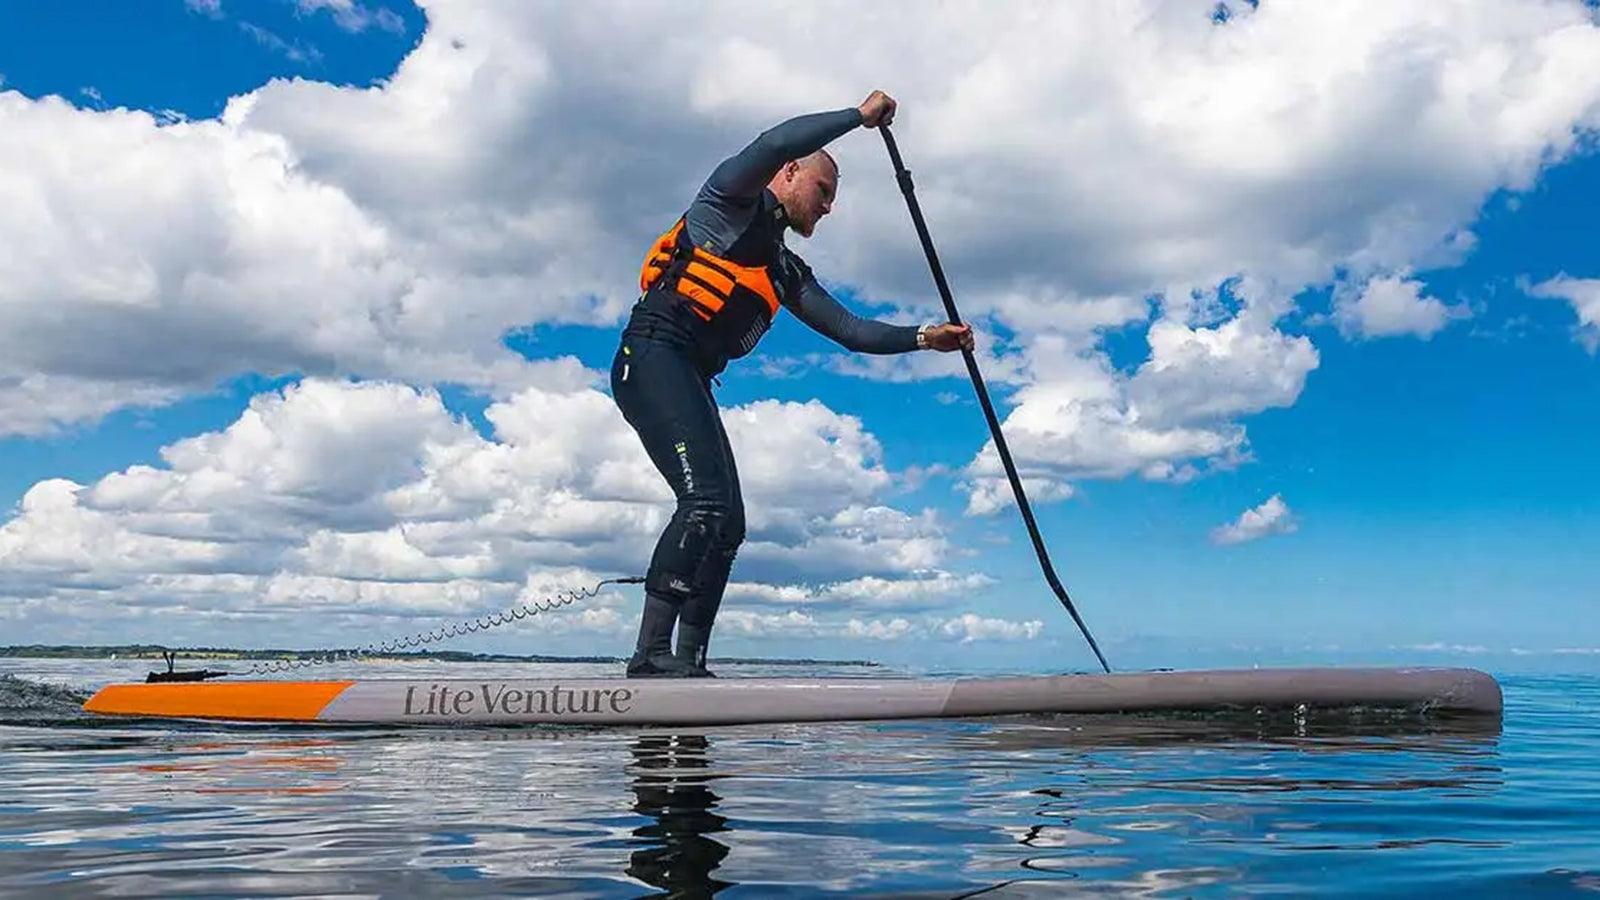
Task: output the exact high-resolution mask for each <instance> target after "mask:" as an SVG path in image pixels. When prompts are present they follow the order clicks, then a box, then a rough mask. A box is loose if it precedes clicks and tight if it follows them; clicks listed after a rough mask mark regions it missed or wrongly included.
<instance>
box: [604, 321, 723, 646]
mask: <svg viewBox="0 0 1600 900" xmlns="http://www.w3.org/2000/svg"><path fill="white" fill-rule="evenodd" d="M692 347H693V339H692V338H691V337H689V336H688V335H687V334H686V333H684V332H683V331H682V330H680V328H678V327H675V323H672V322H670V321H668V322H660V321H652V320H650V319H649V318H647V317H643V316H641V315H635V316H634V318H633V320H632V321H631V322H630V323H629V325H628V328H627V329H626V330H625V331H624V332H623V335H622V345H621V346H620V347H618V348H617V355H616V358H615V359H614V360H612V364H611V396H612V397H613V398H615V400H616V403H617V406H618V407H619V408H620V409H621V410H622V416H623V418H625V419H626V420H627V421H628V424H629V425H631V426H633V430H634V431H636V432H638V434H639V439H640V440H641V441H643V442H644V449H645V452H647V453H648V454H649V455H650V461H651V462H653V463H655V467H656V468H657V469H658V470H660V472H661V475H662V476H663V477H664V478H666V479H667V483H668V484H669V485H671V486H672V492H673V493H674V494H676V495H677V498H678V506H677V509H676V510H674V511H673V513H672V520H671V521H669V522H668V523H667V527H666V530H665V531H663V532H662V533H661V537H660V539H659V540H657V541H656V548H655V552H654V554H652V555H651V557H650V569H649V571H648V572H646V574H645V590H646V591H647V592H648V593H650V594H651V595H654V596H659V597H662V598H664V599H666V600H668V601H669V602H671V603H672V604H673V605H675V606H677V607H679V609H680V614H679V615H680V620H681V621H683V622H687V623H690V624H693V625H698V626H702V627H704V628H707V629H709V628H710V627H711V623H712V620H713V619H714V618H715V617H716V615H717V608H718V607H719V606H721V604H722V593H723V591H724V590H725V589H726V588H727V586H728V572H729V570H730V569H731V568H732V567H733V557H734V553H735V552H736V551H737V550H738V549H739V544H740V543H742V542H743V541H744V534H745V530H744V499H743V497H741V496H740V493H739V474H738V471H737V470H736V469H735V468H734V464H733V451H732V449H731V448H730V447H729V446H728V434H727V432H726V431H725V430H724V429H723V427H722V416H721V415H720V414H719V413H718V411H717V403H716V400H715V399H713V398H712V396H711V381H710V378H709V377H707V376H706V375H705V374H703V373H702V372H701V370H700V368H699V367H697V366H696V364H695V362H694V357H693V355H692V353H693V351H692Z"/></svg>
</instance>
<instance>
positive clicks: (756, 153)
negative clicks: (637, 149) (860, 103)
mask: <svg viewBox="0 0 1600 900" xmlns="http://www.w3.org/2000/svg"><path fill="white" fill-rule="evenodd" d="M861 122H862V118H861V110H859V109H857V108H856V107H853V106H852V107H850V108H848V109H839V110H834V111H833V112H822V113H811V114H809V115H804V116H796V117H794V118H793V119H790V120H789V121H787V122H784V123H782V124H780V125H774V126H773V127H771V128H769V129H767V130H766V131H763V132H762V133H761V134H760V135H759V136H758V137H757V138H756V139H755V140H754V141H751V142H750V146H748V147H746V148H744V149H743V150H740V151H739V152H738V153H736V154H734V155H733V156H730V157H728V158H727V159H725V160H723V161H722V164H721V165H719V166H717V168H716V170H715V171H713V172H712V173H711V177H710V178H708V179H706V189H708V190H710V191H713V192H715V193H717V194H719V195H721V197H722V198H724V199H730V200H731V199H734V198H744V199H754V198H756V197H759V196H761V189H762V188H764V187H766V186H767V182H769V181H771V180H772V176H774V175H776V174H777V173H778V169H780V168H782V167H783V164H784V163H786V162H788V161H789V160H791V159H799V158H801V157H803V156H809V155H810V154H812V153H815V152H817V151H818V150H821V149H822V148H823V147H825V146H827V144H828V142H829V141H832V140H833V139H834V138H837V137H839V136H840V135H842V134H844V133H845V132H847V131H849V130H850V129H852V128H855V127H856V126H857V125H860V124H861Z"/></svg>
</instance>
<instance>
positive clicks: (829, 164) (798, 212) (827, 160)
mask: <svg viewBox="0 0 1600 900" xmlns="http://www.w3.org/2000/svg"><path fill="white" fill-rule="evenodd" d="M767 187H768V188H770V189H771V190H772V193H773V195H774V196H776V197H777V198H778V202H779V203H781V204H783V209H784V212H785V214H786V215H787V217H788V219H789V226H790V227H791V228H793V229H794V230H795V231H798V232H800V234H801V235H803V236H805V237H810V236H811V232H812V231H814V230H815V229H816V227H817V222H819V221H821V220H822V217H823V216H825V215H827V214H828V213H829V212H831V211H832V210H833V195H834V193H835V192H836V191H837V190H838V189H839V164H838V163H837V162H834V159H833V156H832V155H831V154H829V153H828V151H826V150H818V151H817V152H815V153H812V154H810V155H808V156H802V157H801V158H799V159H796V160H790V161H789V162H786V163H784V164H783V168H781V169H779V170H778V174H776V175H774V176H772V180H771V181H770V182H768V183H767Z"/></svg>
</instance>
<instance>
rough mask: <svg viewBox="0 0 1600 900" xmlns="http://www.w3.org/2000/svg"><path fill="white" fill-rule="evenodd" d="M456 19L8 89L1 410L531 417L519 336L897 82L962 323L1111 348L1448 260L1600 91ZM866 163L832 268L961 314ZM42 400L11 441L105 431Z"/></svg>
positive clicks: (984, 32) (1114, 12)
mask: <svg viewBox="0 0 1600 900" xmlns="http://www.w3.org/2000/svg"><path fill="white" fill-rule="evenodd" d="M297 2H298V3H299V6H300V9H301V10H302V11H304V12H307V13H314V14H330V15H332V16H333V17H334V19H335V21H336V22H338V23H340V24H341V25H343V26H345V27H348V28H352V29H359V28H366V27H373V26H377V27H388V26H386V25H385V22H391V23H392V21H393V20H392V19H390V18H388V17H386V15H385V13H386V12H388V10H386V9H385V8H384V7H383V6H381V5H379V4H375V3H361V2H357V0H297ZM213 5H214V4H200V6H201V8H202V9H205V8H210V7H211V6H213ZM912 12H915V15H912V14H911V13H912ZM426 14H427V18H428V28H427V32H426V34H425V35H424V37H423V39H422V40H421V42H420V44H419V45H418V46H417V48H416V49H415V50H414V51H413V52H412V53H411V54H410V55H409V56H408V57H407V58H406V59H405V61H404V62H403V63H402V64H401V66H400V68H399V70H398V71H397V72H396V73H395V74H394V76H393V77H392V78H390V79H389V80H388V81H386V82H383V83H381V84H378V85H376V86H373V87H367V88H357V87H338V86H333V85H328V84H320V83H317V82H313V81H306V80H294V81H275V82H272V83H270V84H268V85H264V86H263V87H261V88H260V89H258V90H256V91H254V92H251V93H249V94H246V95H243V96H240V97H237V98H235V99H234V100H233V101H232V102H231V103H230V104H229V105H228V108H227V111H226V112H225V114H224V115H223V116H222V117H221V118H220V119H218V120H207V121H199V122H177V123H167V124H164V120H163V119H161V118H158V117H156V116H151V115H147V114H144V113H140V112H130V111H125V110H104V111H100V110H83V109H76V108H73V107H72V106H70V105H69V104H67V103H66V102H64V101H61V100H58V99H49V98H46V99H37V100H35V99H28V98H24V97H22V96H21V95H18V94H15V93H7V94H4V95H3V96H0V128H4V130H5V131H6V133H7V135H8V138H9V140H8V141H7V142H6V144H5V148H4V149H3V150H0V172H4V173H5V175H4V176H0V201H3V202H0V210H4V213H0V241H4V243H5V244H6V246H7V248H8V253H7V254H6V257H5V258H6V260H8V261H10V262H11V263H12V264H11V265H10V266H9V267H8V266H6V265H5V263H4V262H0V285H3V287H0V300H4V301H5V302H3V303H0V310H3V312H0V334H5V335H12V336H13V337H12V339H11V340H9V341H5V342H0V360H3V361H4V362H3V363H0V384H9V385H16V384H18V383H20V382H22V381H24V380H26V379H30V378H53V379H64V380H69V381H77V382H83V383H84V384H83V386H82V387H81V388H80V390H79V391H77V392H76V394H78V395H89V396H95V397H104V396H115V395H116V394H117V393H118V390H119V389H121V388H122V387H130V388H132V389H133V390H132V391H131V392H130V393H129V394H128V396H129V398H130V400H129V401H128V402H130V403H133V404H151V403H160V402H165V400H164V398H170V397H172V396H177V395H181V394H183V393H187V392H193V391H197V390H206V389H209V388H210V387H211V386H212V385H213V384H215V383H216V381H217V380H218V379H221V378H226V377H229V376H230V375H233V374H237V373H239V372H261V373H266V374H279V373H293V372H303V373H309V374H342V373H354V374H358V375H362V376H365V377H392V378H401V379H406V380H414V381H419V382H430V381H457V382H461V383H464V384H469V385H473V386H476V387H479V388H481V389H484V390H487V391H490V392H491V393H493V394H494V395H495V396H500V397H503V396H509V395H511V394H512V393H515V391H516V390H519V389H520V388H522V387H525V386H527V385H529V384H531V383H535V381H534V379H533V378H532V376H530V375H529V373H528V372H527V371H526V370H525V369H524V368H523V365H522V361H521V360H520V359H519V358H517V357H516V356H515V355H514V354H512V353H510V352H509V351H507V350H506V349H505V348H504V347H503V345H502V344H501V343H500V338H501V337H502V335H504V334H505V332H506V331H507V330H508V329H512V328H516V327H519V326H523V325H527V324H529V323H533V322H569V323H578V324H595V325H607V326H609V325H613V324H614V323H615V322H616V321H617V319H618V317H619V316H620V315H621V314H622V313H623V311H624V310H625V309H626V305H627V303H628V302H629V300H631V294H632V291H633V288H632V282H633V277H634V274H635V267H636V265H637V258H638V256H639V252H640V251H639V250H638V249H637V248H639V247H642V246H643V245H644V243H645V242H646V241H647V240H648V239H649V237H650V236H651V235H653V234H655V233H656V232H657V231H659V230H660V228H662V227H663V226H664V224H665V223H667V222H669V221H670V220H671V219H672V217H674V216H676V215H677V214H678V213H679V212H680V211H681V210H682V207H683V204H684V203H685V202H686V199H687V197H689V196H690V194H691V193H692V191H693V189H694V186H695V185H696V184H697V183H698V181H699V180H700V179H701V178H703V177H704V175H705V172H706V170H707V169H708V168H709V166H710V165H711V164H712V162H714V161H715V160H716V159H718V158H719V157H720V156H721V155H723V154H726V153H727V152H729V151H731V150H733V149H736V148H737V147H738V146H739V145H740V144H742V143H743V142H744V141H745V140H747V139H748V138H749V137H750V136H751V135H752V134H753V133H754V132H755V131H756V130H758V129H760V128H762V127H765V126H766V125H769V124H771V123H772V122H774V121H777V120H778V119H781V118H783V117H785V116H787V115H790V114H793V113H794V112H795V111H797V110H800V109H815V108H830V107H837V106H841V105H844V104H847V103H853V102H856V101H857V100H858V99H859V96H860V95H862V94H864V93H865V91H866V90H867V89H868V88H870V87H871V86H875V85H880V84H881V85H883V86H885V87H887V88H889V89H891V90H894V91H896V92H898V94H899V96H900V99H901V100H902V101H903V105H902V115H901V117H900V121H899V122H898V123H897V126H898V128H899V129H900V133H901V142H902V144H903V145H904V146H905V148H906V149H907V153H908V154H909V156H910V161H911V164H912V165H913V166H914V167H915V168H916V169H917V175H918V185H919V197H920V198H921V200H922V203H923V206H924V208H925V209H926V211H927V212H928V217H929V220H930V222H931V223H932V225H933V227H934V230H935V234H936V236H937V237H938V238H939V239H940V242H941V249H942V252H943V254H944V262H945V265H946V268H947V270H948V271H949V272H950V273H951V274H952V279H953V281H954V284H955V287H956V290H957V293H958V294H959V295H960V296H961V298H962V301H963V303H964V304H967V306H968V312H969V314H970V315H973V316H976V317H979V318H982V317H985V316H993V317H995V318H996V320H998V321H1001V322H1006V323H1009V324H1010V326H1011V327H1014V328H1017V329H1019V330H1023V331H1029V332H1031V331H1036V330H1050V329H1056V330H1068V331H1075V332H1081V331H1092V330H1094V329H1097V328H1103V327H1111V326H1115V325H1117V324H1119V323H1128V322H1139V321H1142V320H1144V319H1145V318H1146V317H1147V316H1148V304H1147V300H1146V298H1149V297H1152V296H1155V297H1168V298H1170V297H1173V296H1181V295H1183V294H1186V293H1187V292H1190V291H1194V290H1202V291H1204V290H1208V289H1212V288H1214V287H1215V286H1216V285H1217V284H1219V283H1222V282H1224V281H1225V280H1227V279H1229V278H1232V277H1235V276H1238V275H1248V276H1251V277H1256V278H1260V279H1263V280H1266V281H1270V282H1272V283H1276V284H1280V285H1283V286H1284V287H1285V289H1286V290H1287V291H1288V292H1289V293H1290V294H1291V295H1292V294H1293V293H1294V291H1295V290H1296V289H1297V288H1299V287H1303V286H1306V285H1312V284H1317V283H1322V282H1325V281H1327V280H1328V279H1330V278H1332V277H1333V273H1334V272H1335V271H1336V270H1340V269H1342V270H1345V271H1349V272H1352V273H1355V274H1356V275H1357V276H1359V277H1363V278H1365V277H1366V276H1367V275H1371V274H1375V273H1383V272H1393V271H1401V270H1404V269H1406V268H1407V267H1410V266H1415V265H1417V264H1418V262H1419V260H1423V259H1434V258H1437V259H1448V258H1449V257H1450V255H1451V254H1458V253H1459V252H1460V249H1461V248H1462V247H1463V246H1466V245H1468V244H1469V243H1470V241H1469V240H1468V239H1466V238H1464V237H1463V235H1464V234H1465V233H1466V229H1469V228H1470V225H1471V222H1472V219H1473V217H1474V215H1475V213H1476V210H1477V209H1478V208H1479V205H1480V203H1481V201H1482V199H1483V198H1484V197H1485V196H1487V195H1488V194H1489V193H1490V192H1492V191H1494V190H1496V189H1500V188H1510V189H1513V190H1517V189H1521V188H1524V187H1526V186H1527V185H1529V184H1531V183H1532V181H1533V179H1534V178H1535V177H1536V175H1537V173H1538V171H1539V170H1540V168H1541V167H1542V166H1545V165H1548V164H1549V163H1550V162H1552V161H1554V160H1559V159H1561V158H1562V157H1563V156H1564V155H1566V154H1568V153H1569V152H1571V150H1572V149H1573V147H1574V146H1575V141H1576V139H1577V137H1578V135H1579V134H1580V133H1582V132H1583V131H1585V130H1587V129H1592V128H1593V127H1594V125H1595V124H1596V117H1597V104H1596V100H1597V97H1600V63H1597V62H1596V60H1600V29H1597V28H1596V27H1595V26H1594V24H1593V22H1592V20H1591V17H1590V15H1589V13H1588V11H1587V10H1586V9H1585V8H1584V7H1583V6H1582V4H1579V3H1570V2H1558V0H1543V2H1534V3H1522V2H1517V3H1511V2H1506V0H1477V2H1469V0H1460V2H1452V3H1447V4H1435V5H1422V6H1419V5H1408V4H1392V5H1389V6H1385V7H1384V8H1383V9H1381V10H1376V11H1374V10H1370V9H1364V8H1363V9H1356V8H1353V7H1347V6H1345V5H1341V4H1332V5H1327V4H1323V5H1315V4H1313V5H1300V4H1265V5H1263V6H1262V7H1261V8H1259V9H1255V10H1253V11H1252V10H1247V9H1244V8H1242V7H1241V8H1240V13H1239V14H1238V15H1235V16H1232V17H1231V18H1230V19H1229V20H1228V21H1227V22H1226V23H1225V24H1220V25H1219V24H1216V23H1214V22H1213V21H1212V17H1210V16H1208V15H1206V14H1205V11H1204V10H1201V9H1196V8H1191V7H1188V6H1184V5H1182V4H1163V3H1153V2H1152V3H1148V4H1143V3H1135V4H1133V5H1113V6H1105V7H1100V8H1096V9H1095V10H1092V11H1091V12H1089V13H1087V14H1086V13H1084V12H1083V11H1081V10H1076V9H1067V8H1063V7H1060V6H1058V5H1055V4H1049V3H1037V4H1027V5H1023V6H1019V7H1017V8H1016V9H1015V10H1013V14H1009V15H1006V16H995V15H993V14H992V11H991V10H989V9H988V8H987V7H986V6H984V5H982V4H978V3H956V4H946V5H941V6H940V7H939V8H937V9H935V10H926V9H923V8H921V7H920V6H919V7H915V9H914V10H913V8H912V7H894V6H874V7H870V8H868V7H862V6H860V5H858V4H845V3H836V4H826V3H825V4H822V5H818V4H815V3H805V4H798V3H796V4H785V5H778V6H773V5H763V6H762V7H761V8H760V9H753V8H749V7H747V6H746V5H744V4H740V3H734V2H732V0H727V2H719V3H712V4H709V5H707V6H704V7H699V8H697V9H696V10H695V11H694V13H693V14H692V15H691V16H690V19H689V20H687V23H688V24H690V25H692V24H693V23H694V22H696V21H704V22H708V23H715V28H714V29H712V30H713V31H714V33H715V34H716V35H717V38H716V39H715V40H713V41H710V42H707V41H706V40H705V39H704V37H703V34H704V33H705V30H704V29H696V28H694V27H685V26H686V20H685V19H684V13H683V11H682V10H681V9H679V8H677V7H672V6H668V5H660V6H644V7H640V6H638V5H637V4H632V3H615V4H607V3H600V4H598V5H592V6H591V7H588V8H586V15H583V16H574V15H572V14H571V11H570V9H568V8H567V7H566V6H564V5H561V4H524V3H517V2H513V0H450V2H446V0H437V2H430V3H428V4H427V5H426ZM908 23H914V24H912V25H909V26H908ZM861 34H875V35H879V36H880V40H878V41H877V42H875V43H874V44H873V45H872V46H871V47H868V46H866V45H863V44H861V42H860V41H859V40H857V39H856V38H857V37H858V36H859V35H861ZM819 44H820V45H825V46H831V47H834V48H844V49H843V51H842V52H834V53H829V54H826V56H825V58H824V57H819V56H818V55H817V54H815V52H814V47H815V46H817V45H819ZM852 48H853V49H852ZM596 111H603V114H598V115H597V114H596ZM837 151H838V152H837V154H836V155H837V156H839V157H840V160H841V163H842V165H843V166H844V171H845V174H846V181H847V190H846V194H845V196H844V197H843V198H841V202H840V204H839V212H838V213H837V214H836V215H835V217H834V219H833V220H832V221H830V222H829V227H828V228H827V229H824V231H823V233H822V234H821V236H820V237H819V238H818V239H817V240H816V241H814V242H812V243H811V245H810V246H808V247H807V248H806V250H807V253H808V254H810V255H811V256H812V257H813V260H814V261H816V262H817V263H818V265H819V271H822V272H824V273H825V274H826V275H827V276H828V277H830V278H832V279H834V280H835V281H837V282H840V283H844V284H849V285H852V286H854V287H855V288H857V289H858V292H859V293H860V295H861V296H865V297H869V298H872V299H874V300H879V301H887V302H890V303H895V304H901V305H903V306H904V313H903V314H904V315H906V316H908V317H909V316H915V317H921V318H926V317H928V316H931V315H935V314H936V308H937V305H936V304H935V303H934V302H933V296H932V291H931V289H930V285H929V282H928V278H927V274H926V271H925V268H924V263H923V260H922V258H921V253H920V249H919V248H918V247H917V246H916V242H915V240H914V239H913V238H912V236H911V231H910V229H909V228H908V227H907V223H906V221H905V216H904V212H903V210H902V209H901V204H900V201H899V198H898V196H897V195H896V192H895V189H894V186H893V184H892V179H889V178H887V177H884V176H883V171H884V161H883V158H882V151H881V148H880V147H878V146H877V141H875V140H873V139H872V136H871V135H868V134H856V135H852V136H850V137H849V138H847V139H845V140H843V141H841V142H839V144H838V145H837ZM83 173H93V176H92V177H82V174H83ZM875 173H876V174H875ZM627 248H634V249H627ZM1437 259H1436V260H1435V261H1437ZM63 323H70V324H63ZM18 335H27V338H26V339H23V338H20V337H15V336H18ZM113 336H114V337H115V340H112V339H111V338H112V337H113ZM929 359H931V357H929ZM915 364H916V365H919V366H921V365H930V366H931V365H933V363H932V362H929V361H927V360H924V359H918V360H917V361H916V363H915ZM1267 377H1268V379H1269V380H1270V379H1271V378H1272V377H1274V376H1273V375H1272V374H1271V373H1268V374H1267ZM102 387H103V389H102ZM15 411H16V410H14V409H12V408H0V422H4V423H7V426H6V427H8V428H11V427H14V426H10V425H9V423H11V422H13V421H20V420H27V421H30V422H34V423H37V422H40V421H43V422H46V423H55V424H58V425H59V424H66V423H72V422H77V421H84V420H88V419H92V418H94V417H95V416H98V415H101V414H103V413H104V411H105V405H104V403H103V402H84V401H82V400H79V399H77V398H76V397H75V396H71V395H69V396H65V397H63V398H61V399H59V400H55V399H52V400H48V401H46V407H45V408H44V409H35V410H30V411H29V414H27V415H15V416H14V415H12V413H13V412H15ZM29 427H30V428H34V429H37V427H38V426H37V425H32V426H29ZM29 433H32V432H29ZM1168 462H1169V463H1171V464H1173V465H1181V462H1179V461H1174V460H1169V461H1168Z"/></svg>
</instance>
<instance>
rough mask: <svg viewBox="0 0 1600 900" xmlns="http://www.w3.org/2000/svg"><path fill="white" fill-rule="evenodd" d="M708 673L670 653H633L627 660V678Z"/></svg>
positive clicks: (686, 676)
mask: <svg viewBox="0 0 1600 900" xmlns="http://www.w3.org/2000/svg"><path fill="white" fill-rule="evenodd" d="M710 674H711V673H709V672H707V671H706V670H705V669H703V668H701V667H699V666H697V665H694V664H693V663H686V662H684V661H683V660H681V659H679V658H677V657H676V656H673V655H672V654H670V653H656V654H652V655H650V656H641V655H640V654H638V653H635V654H634V655H633V658H632V659H630V660H628V671H627V675H628V677H629V678H704V677H705V676H707V675H710Z"/></svg>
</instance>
